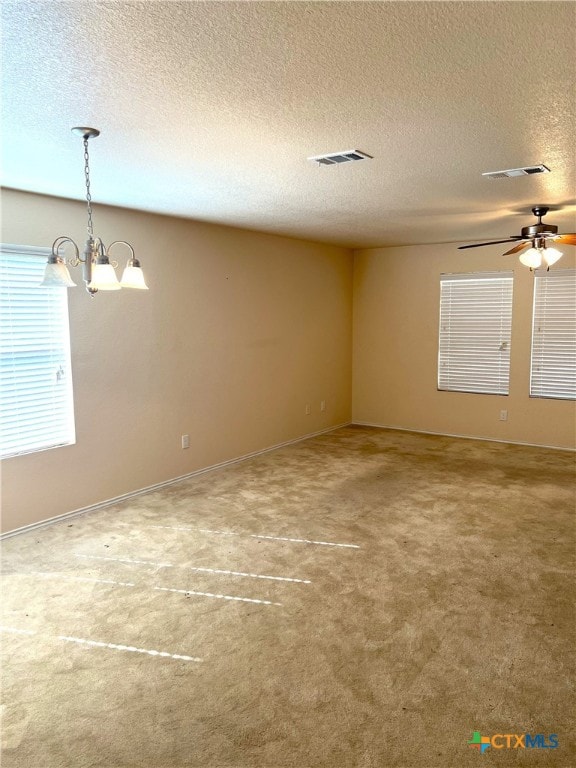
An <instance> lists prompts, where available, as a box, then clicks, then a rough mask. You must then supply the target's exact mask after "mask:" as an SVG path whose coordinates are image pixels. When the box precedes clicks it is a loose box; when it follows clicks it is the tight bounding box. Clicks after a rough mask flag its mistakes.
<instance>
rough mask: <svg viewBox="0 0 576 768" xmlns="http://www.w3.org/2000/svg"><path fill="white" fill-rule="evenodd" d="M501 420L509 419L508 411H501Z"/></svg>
mask: <svg viewBox="0 0 576 768" xmlns="http://www.w3.org/2000/svg"><path fill="white" fill-rule="evenodd" d="M500 421H508V411H500Z"/></svg>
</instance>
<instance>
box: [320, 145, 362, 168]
mask: <svg viewBox="0 0 576 768" xmlns="http://www.w3.org/2000/svg"><path fill="white" fill-rule="evenodd" d="M308 160H312V162H314V163H318V165H340V163H352V162H354V161H356V160H372V156H371V155H367V154H366V152H360V150H359V149H346V150H344V152H331V153H330V154H329V155H315V156H314V157H309V158H308Z"/></svg>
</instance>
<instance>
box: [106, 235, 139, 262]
mask: <svg viewBox="0 0 576 768" xmlns="http://www.w3.org/2000/svg"><path fill="white" fill-rule="evenodd" d="M115 245H125V246H126V247H127V248H129V249H130V253H131V256H130V259H129V263H132V264H133V263H134V262H135V261H136V260H137V259H136V254H135V253H134V248H132V246H131V245H130V243H127V242H126V240H114V242H113V243H110V245H109V246H108V253H110V252H111V250H112V248H113V246H115Z"/></svg>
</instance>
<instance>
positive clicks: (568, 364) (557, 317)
mask: <svg viewBox="0 0 576 768" xmlns="http://www.w3.org/2000/svg"><path fill="white" fill-rule="evenodd" d="M530 395H531V396H532V397H553V398H558V399H561V400H576V270H574V269H555V270H551V271H550V272H543V273H539V272H536V275H535V277H534V313H533V324H532V366H531V372H530Z"/></svg>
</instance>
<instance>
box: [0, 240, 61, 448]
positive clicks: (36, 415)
mask: <svg viewBox="0 0 576 768" xmlns="http://www.w3.org/2000/svg"><path fill="white" fill-rule="evenodd" d="M49 253H50V251H49V250H47V249H45V248H30V247H27V246H8V245H2V246H0V423H1V426H0V455H2V456H14V455H16V454H19V453H28V452H30V451H38V450H41V449H43V448H53V447H55V446H57V445H67V444H70V443H73V442H75V432H74V407H73V401H72V375H71V367H70V337H69V328H68V295H67V291H65V290H63V289H62V288H39V287H38V285H39V283H40V282H41V281H42V277H43V274H44V266H45V264H46V259H47V257H48V255H49Z"/></svg>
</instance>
